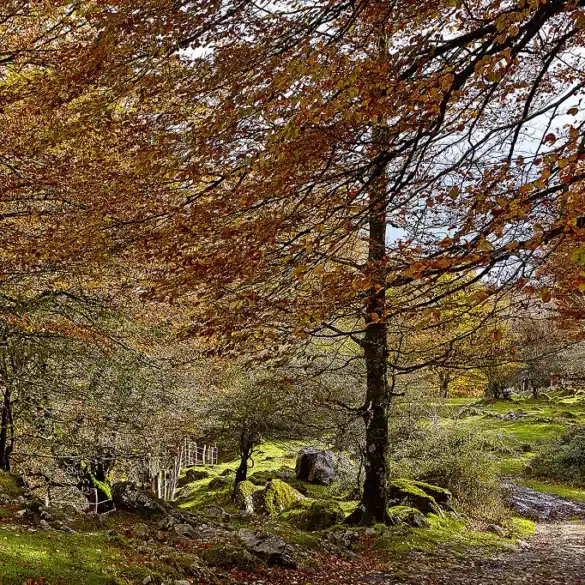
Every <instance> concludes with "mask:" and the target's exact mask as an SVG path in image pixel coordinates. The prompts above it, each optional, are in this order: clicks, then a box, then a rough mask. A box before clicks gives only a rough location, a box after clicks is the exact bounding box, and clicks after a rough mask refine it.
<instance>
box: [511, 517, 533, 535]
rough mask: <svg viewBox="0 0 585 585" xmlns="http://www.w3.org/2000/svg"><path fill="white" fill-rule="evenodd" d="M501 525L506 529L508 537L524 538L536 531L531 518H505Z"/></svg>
mask: <svg viewBox="0 0 585 585" xmlns="http://www.w3.org/2000/svg"><path fill="white" fill-rule="evenodd" d="M503 527H504V528H505V529H506V530H507V531H508V535H509V537H510V538H526V537H527V536H531V535H532V534H534V533H535V532H536V524H535V523H534V522H533V521H532V520H528V518H520V517H519V516H513V517H512V518H509V519H508V520H506V522H504V525H503Z"/></svg>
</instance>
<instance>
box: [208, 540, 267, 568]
mask: <svg viewBox="0 0 585 585" xmlns="http://www.w3.org/2000/svg"><path fill="white" fill-rule="evenodd" d="M203 559H204V560H205V562H206V563H207V564H208V565H210V566H211V567H220V568H222V569H240V570H242V571H254V570H256V568H257V567H258V566H259V565H262V564H263V562H262V561H261V560H260V559H259V558H258V557H256V556H254V555H253V554H251V553H249V552H248V551H247V550H246V549H245V548H242V547H238V546H233V545H224V544H220V545H217V546H212V547H211V548H209V549H207V550H206V551H205V552H204V553H203Z"/></svg>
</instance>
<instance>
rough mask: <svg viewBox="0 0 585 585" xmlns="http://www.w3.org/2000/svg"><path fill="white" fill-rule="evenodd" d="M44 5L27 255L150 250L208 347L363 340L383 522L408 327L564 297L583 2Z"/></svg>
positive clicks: (370, 505) (11, 112)
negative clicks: (548, 272)
mask: <svg viewBox="0 0 585 585" xmlns="http://www.w3.org/2000/svg"><path fill="white" fill-rule="evenodd" d="M45 4H46V5H47V8H46V10H49V11H51V12H50V16H48V17H47V14H49V13H46V12H45V13H43V14H35V17H37V16H38V20H37V21H35V22H36V23H37V26H39V30H41V31H46V30H47V27H46V24H47V22H49V21H50V22H53V20H54V19H55V18H57V16H56V15H62V14H64V15H65V16H63V18H61V19H60V20H58V22H65V23H66V29H65V30H64V31H63V34H62V35H61V36H59V38H58V39H57V40H55V43H56V46H55V51H54V52H53V53H51V59H52V61H51V62H50V63H44V62H42V61H39V62H38V63H36V62H31V63H29V62H28V61H23V60H24V59H25V57H26V56H27V55H28V53H26V52H23V53H22V55H21V54H20V53H19V52H18V51H16V52H15V53H14V62H15V63H22V66H23V67H25V68H26V69H27V73H29V77H30V79H31V80H32V81H31V86H30V88H31V90H30V91H29V92H26V91H23V89H22V87H21V86H20V85H19V84H18V83H15V81H14V79H13V78H11V77H10V76H8V75H7V76H6V77H5V79H4V91H5V92H6V93H7V94H8V95H9V96H12V100H6V104H7V106H6V108H5V111H6V112H7V116H8V117H9V119H10V120H12V125H11V131H12V134H11V135H13V136H14V139H13V141H11V142H9V144H11V145H12V149H11V151H10V153H11V155H12V156H13V157H16V155H17V154H18V153H19V152H20V151H19V148H20V149H21V150H22V146H24V147H25V149H24V152H25V153H26V156H25V157H24V160H26V161H29V162H30V161H34V164H32V163H30V164H28V165H25V168H26V171H27V181H26V182H25V183H24V187H23V186H22V184H23V182H22V180H21V178H20V176H19V174H18V173H17V172H14V171H12V170H10V172H9V171H7V173H8V175H9V176H10V179H11V181H12V182H13V184H12V185H11V189H10V191H9V192H10V193H11V194H13V195H14V194H15V193H17V195H18V205H16V207H14V206H11V207H10V209H11V213H15V214H16V217H11V220H10V222H11V225H12V226H13V230H14V232H15V233H16V232H18V231H19V230H20V231H22V234H23V236H24V237H23V238H15V239H14V240H11V247H10V250H11V251H12V253H13V254H12V258H14V257H15V256H14V254H15V252H17V251H18V249H19V248H22V250H23V255H22V256H21V261H22V262H27V263H30V264H31V265H33V266H36V267H41V266H46V265H47V264H52V265H55V264H62V265H65V266H68V267H73V266H75V267H76V269H78V270H83V269H84V268H86V267H85V266H84V265H82V263H81V262H80V260H82V259H83V260H85V261H88V260H91V261H92V263H94V264H92V266H93V267H94V270H95V269H96V268H95V267H96V266H98V265H101V264H104V263H106V262H110V261H111V259H112V255H114V254H117V256H118V259H121V260H123V261H126V262H128V261H129V260H131V261H132V262H134V263H136V264H139V263H141V262H142V263H144V265H145V266H148V267H149V272H148V278H145V279H144V280H145V281H146V286H145V293H146V294H150V295H151V296H156V297H159V298H160V297H162V298H165V299H167V300H172V301H178V300H180V302H182V303H184V305H185V306H189V307H190V309H189V321H190V325H189V326H187V327H186V329H187V333H190V334H191V335H196V336H199V337H201V338H206V339H207V340H208V342H209V348H210V351H222V352H234V353H236V352H237V353H245V352H266V350H268V352H267V354H266V353H264V354H262V355H275V354H278V353H279V352H280V351H284V350H285V349H286V350H288V349H289V347H290V346H291V345H293V344H292V343H291V342H292V340H298V345H302V344H303V343H306V342H308V341H307V340H309V339H310V340H322V339H326V340H327V341H328V342H333V341H337V342H338V343H339V344H344V343H353V344H355V346H356V348H357V350H358V351H359V352H360V355H361V358H362V359H363V360H364V363H365V370H366V376H365V378H366V379H365V385H364V386H365V387H364V402H363V405H362V407H361V410H360V413H361V415H362V417H363V420H364V423H365V428H366V443H367V446H366V450H365V453H366V479H365V488H364V494H363V501H362V503H361V506H360V509H359V510H358V511H357V512H356V514H355V516H354V517H353V519H354V520H355V521H358V522H363V523H369V522H372V521H384V520H385V519H386V514H387V512H386V503H387V502H386V489H385V481H386V448H387V439H388V434H387V428H388V406H389V404H390V401H391V399H392V395H393V384H392V380H393V374H394V373H395V369H396V366H397V365H398V364H396V363H395V359H394V358H395V356H396V354H395V352H394V351H393V349H392V348H391V347H390V346H389V342H388V340H389V337H390V335H389V333H390V330H397V329H400V330H401V331H402V334H403V335H407V334H408V331H409V324H410V323H412V320H413V319H414V322H416V323H420V316H421V314H424V315H426V318H428V319H429V320H431V319H434V320H437V319H439V320H440V318H441V316H440V314H438V313H437V312H436V310H437V309H438V308H439V307H438V306H439V303H440V301H441V300H443V299H445V298H449V297H452V296H454V295H457V294H458V293H459V292H460V291H461V290H470V288H471V287H472V285H473V284H474V283H477V282H480V281H481V282H489V283H490V285H491V288H490V295H499V294H501V293H502V291H503V290H505V289H508V288H509V289H512V288H521V289H523V291H524V294H527V295H534V296H537V295H538V297H539V298H540V299H541V300H542V301H543V302H548V301H549V300H550V298H551V292H550V290H549V288H548V287H547V286H534V285H533V284H532V283H531V282H530V279H531V278H532V277H533V276H534V271H535V269H536V268H537V267H538V266H539V265H541V264H542V263H544V262H545V261H546V259H547V257H548V256H549V255H550V254H551V253H552V251H553V250H554V248H555V246H557V245H559V244H560V243H561V242H562V241H563V240H564V239H565V238H567V237H570V238H572V239H573V240H575V241H580V240H581V239H583V236H584V235H585V233H584V228H583V225H582V223H581V222H580V221H579V220H578V218H579V217H580V216H581V215H582V212H583V181H582V178H583V175H582V164H583V163H582V158H583V155H584V148H585V143H584V142H583V139H582V126H583V119H582V114H581V109H580V108H581V106H580V99H581V95H582V91H583V87H584V83H585V81H584V79H583V55H582V53H583V51H582V47H583V44H584V42H585V39H584V32H583V27H584V25H585V13H584V10H583V6H582V3H581V2H580V1H578V2H575V1H574V0H546V1H545V2H541V1H537V0H517V1H516V0H514V1H512V2H508V3H504V2H499V1H496V2H488V1H487V0H471V1H470V2H460V1H458V0H442V1H439V2H437V1H431V0H423V1H421V2H417V3H412V2H410V1H407V0H398V1H396V2H393V3H381V2H376V1H368V0H363V1H359V2H345V1H341V0H340V1H336V0H302V1H300V2H299V1H298V0H294V1H293V0H281V1H279V2H266V3H260V4H259V3H257V2H252V1H248V0H239V1H228V0H226V1H225V2H220V3H218V2H216V1H215V0H213V1H212V0H209V1H207V0H204V1H202V2H197V3H189V2H186V3H167V2H162V1H160V0H150V1H149V2H146V3H144V2H132V1H130V2H124V3H120V2H117V1H114V0H111V1H108V0H105V1H103V0H102V1H100V2H97V1H96V2H88V3H83V8H81V7H80V6H79V5H78V4H77V3H75V2H65V3H62V2H55V3H51V2H49V3H43V4H42V5H41V6H44V5H45ZM39 11H40V9H39ZM41 12H42V11H41ZM47 18H49V20H47ZM39 23H40V24H39ZM29 38H30V37H28V36H27V37H22V39H21V42H23V43H25V45H26V42H29V41H27V40H26V39H29ZM43 76H44V77H45V78H43ZM37 78H40V79H43V84H41V83H35V80H36V79H37ZM37 102H38V105H36V104H37ZM32 106H35V107H32ZM21 108H31V111H32V112H35V114H34V115H33V114H29V116H28V117H26V118H25V120H24V122H21V120H20V118H19V116H18V115H19V113H21V112H22V111H23V110H22V109H21ZM17 120H18V123H17ZM80 120H81V122H80ZM19 124H20V125H19ZM38 128H43V129H44V131H43V132H41V133H40V134H37V133H36V131H37V130H38ZM88 128H91V132H88V131H87V129H88ZM23 136H26V140H23V141H22V142H19V139H20V138H22V137H23ZM17 147H19V148H17ZM47 147H48V148H47ZM39 153H50V156H48V155H47V156H46V157H45V156H42V155H40V154H39ZM128 154H131V156H128ZM73 155H74V156H75V159H74V160H75V161H76V163H77V164H75V165H72V164H71V160H72V156H73ZM17 158H18V157H17ZM22 159H23V156H22V154H20V155H19V158H18V160H22ZM21 166H22V163H21V164H20V166H18V165H17V167H16V168H17V170H18V169H20V167H21ZM7 168H9V167H7ZM19 172H20V173H22V170H20V171H19ZM48 187H50V188H51V189H52V190H50V191H49V193H51V194H52V193H58V194H59V197H60V199H59V201H60V203H59V205H58V206H57V210H56V212H55V213H54V214H52V215H51V216H50V219H51V221H50V224H49V225H50V232H49V231H45V229H44V228H43V229H40V230H39V229H34V230H33V232H34V233H33V234H31V233H30V230H31V226H37V224H36V223H31V224H26V223H24V222H22V221H20V219H19V217H20V216H19V215H18V214H20V213H22V211H23V210H22V209H20V207H19V206H20V205H21V202H22V200H23V198H24V200H26V201H34V202H35V206H34V209H35V210H36V211H35V213H40V211H39V210H43V213H44V209H45V207H46V205H47V204H46V203H43V201H44V200H43V197H44V195H43V196H39V193H44V194H47V190H46V189H47V188H48ZM7 192H8V191H7ZM96 194H97V195H96ZM47 196H48V195H47ZM31 197H32V199H31ZM25 211H26V213H27V214H29V215H30V211H31V207H30V205H29V206H27V207H26V210H25ZM33 215H34V214H33ZM23 226H25V227H27V229H24V228H23ZM49 234H50V235H49ZM37 241H38V242H40V243H36V242H37ZM15 242H17V243H16V244H15ZM56 243H59V244H60V245H59V246H58V247H57V246H56V245H55V244H56ZM13 264H14V263H13ZM445 275H449V276H450V277H451V279H450V284H449V286H448V287H447V289H446V288H445V286H444V280H443V277H444V276H445ZM149 281H150V283H149ZM539 284H540V283H539ZM485 301H486V299H485V298H484V296H483V295H480V296H476V295H475V294H474V293H473V292H471V293H470V294H469V297H468V301H467V302H468V303H469V304H470V305H471V306H473V305H476V304H479V303H484V302H485ZM433 311H434V313H433ZM448 346H449V343H448V342H446V344H445V351H448ZM438 361H440V359H439V358H438V357H437V354H436V353H435V355H434V356H433V363H437V362H438ZM425 365H430V364H429V363H427V364H425V363H423V362H420V363H417V367H419V366H420V367H424V366H425Z"/></svg>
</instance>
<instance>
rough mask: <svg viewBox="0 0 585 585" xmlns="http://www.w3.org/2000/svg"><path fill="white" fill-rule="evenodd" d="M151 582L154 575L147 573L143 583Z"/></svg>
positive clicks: (145, 584) (146, 584)
mask: <svg viewBox="0 0 585 585" xmlns="http://www.w3.org/2000/svg"><path fill="white" fill-rule="evenodd" d="M149 583H152V577H151V576H150V575H146V577H144V579H142V585H148V584H149Z"/></svg>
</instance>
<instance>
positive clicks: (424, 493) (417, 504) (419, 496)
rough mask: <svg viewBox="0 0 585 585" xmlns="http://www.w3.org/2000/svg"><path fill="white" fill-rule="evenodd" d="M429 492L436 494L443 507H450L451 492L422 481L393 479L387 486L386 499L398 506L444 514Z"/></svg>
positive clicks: (424, 512)
mask: <svg viewBox="0 0 585 585" xmlns="http://www.w3.org/2000/svg"><path fill="white" fill-rule="evenodd" d="M431 493H434V494H435V495H437V496H438V497H439V499H440V500H441V501H442V502H443V505H445V507H450V504H449V500H450V498H451V493H450V492H449V491H448V490H444V489H443V488H440V487H438V486H432V485H430V484H427V483H425V482H422V481H414V480H409V479H395V480H393V481H391V482H390V485H389V487H388V499H389V501H390V503H392V504H394V505H398V506H407V507H409V508H416V509H417V510H419V511H420V512H422V513H423V514H438V515H439V516H444V512H443V510H442V509H441V507H440V506H439V504H438V502H437V500H436V499H435V497H434V496H433V495H431Z"/></svg>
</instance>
